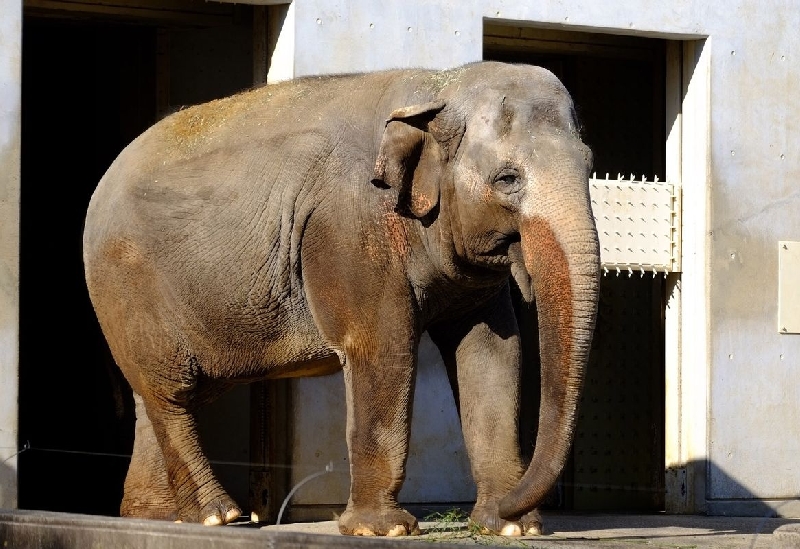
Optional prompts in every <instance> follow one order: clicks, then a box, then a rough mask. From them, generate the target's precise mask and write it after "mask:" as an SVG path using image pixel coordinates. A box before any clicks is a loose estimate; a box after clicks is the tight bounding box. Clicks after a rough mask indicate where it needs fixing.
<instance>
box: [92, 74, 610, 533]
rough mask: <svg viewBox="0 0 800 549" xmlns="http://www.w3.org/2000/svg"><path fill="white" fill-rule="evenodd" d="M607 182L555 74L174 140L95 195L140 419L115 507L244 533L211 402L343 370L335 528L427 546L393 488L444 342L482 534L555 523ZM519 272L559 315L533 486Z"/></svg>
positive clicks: (268, 119)
mask: <svg viewBox="0 0 800 549" xmlns="http://www.w3.org/2000/svg"><path fill="white" fill-rule="evenodd" d="M591 164H592V160H591V153H590V151H589V149H588V148H587V147H586V146H585V145H584V144H583V143H582V142H581V140H580V137H579V134H578V129H577V128H576V121H575V114H574V110H573V105H572V101H571V99H570V96H569V94H568V93H567V90H566V89H565V88H564V86H563V85H562V84H561V83H560V82H559V80H558V79H557V78H556V77H555V76H554V75H553V74H552V73H550V72H548V71H546V70H544V69H542V68H538V67H533V66H524V65H508V64H501V63H492V62H483V63H474V64H469V65H466V66H464V67H460V68H457V69H453V70H447V71H442V72H432V71H426V70H393V71H387V72H378V73H370V74H362V75H349V76H335V77H318V78H316V77H315V78H302V79H297V80H294V81H290V82H287V83H281V84H277V85H269V86H264V87H261V88H257V89H253V90H250V91H246V92H244V93H241V94H238V95H236V96H233V97H229V98H226V99H221V100H217V101H212V102H210V103H207V104H203V105H199V106H194V107H191V108H187V109H185V110H181V111H179V112H177V113H174V114H172V115H171V116H169V117H167V118H165V119H164V120H162V121H160V122H158V123H157V124H155V125H154V126H153V127H151V128H150V129H149V130H147V131H146V132H145V133H144V134H142V135H141V136H140V137H138V138H137V139H136V140H135V141H133V142H132V143H131V144H130V145H129V146H128V147H127V148H126V149H125V150H124V151H122V153H121V154H120V155H119V157H118V158H117V159H116V160H115V161H114V163H113V164H112V165H111V167H110V168H109V169H108V171H107V172H106V174H105V175H104V177H103V178H102V180H101V181H100V183H99V184H98V186H97V189H96V191H95V192H94V195H93V196H92V199H91V202H90V204H89V208H88V214H87V217H86V225H85V232H84V265H85V273H86V282H87V285H88V289H89V293H90V296H91V300H92V303H93V304H94V308H95V311H96V314H97V317H98V319H99V321H100V325H101V327H102V329H103V332H104V335H105V337H106V339H107V341H108V344H109V346H110V349H111V351H112V353H113V355H114V358H115V360H116V362H117V364H118V365H119V367H120V368H121V370H122V372H123V373H124V375H125V377H126V378H127V380H128V382H129V383H130V384H131V386H132V388H133V390H134V392H135V394H136V401H137V426H136V436H135V442H134V449H133V456H132V460H131V465H130V469H129V472H128V476H127V478H126V481H125V495H124V498H123V501H122V506H121V514H122V515H124V516H139V517H149V518H162V519H167V518H172V519H180V520H184V521H197V522H202V523H204V524H209V525H210V524H224V523H228V522H230V521H232V520H234V519H235V518H237V517H238V516H239V514H240V512H241V511H240V509H239V507H238V506H237V505H236V503H235V502H234V501H233V500H232V499H231V498H230V496H229V495H228V494H226V492H225V491H224V490H223V488H222V487H221V486H220V484H219V483H218V481H217V480H216V479H215V478H214V475H213V473H212V471H211V468H210V467H209V463H208V461H207V459H206V457H205V456H204V455H203V453H202V450H201V447H200V444H199V440H198V434H197V425H196V419H195V412H196V410H197V408H198V406H200V405H202V404H203V403H205V402H207V401H209V400H210V399H212V398H214V397H215V396H217V395H219V394H220V393H221V392H223V391H225V390H226V389H228V388H230V387H231V386H232V384H234V383H242V382H251V381H254V380H259V379H275V378H286V377H295V376H312V375H325V374H329V373H332V372H335V371H338V370H340V369H343V370H344V380H345V384H346V407H347V443H348V449H349V457H350V468H351V488H350V497H349V501H348V503H347V508H346V510H345V511H344V513H343V514H342V515H341V518H340V519H339V528H340V531H341V532H342V533H344V534H354V535H407V534H415V533H417V532H418V531H419V529H418V525H417V521H416V519H415V518H414V517H413V516H412V515H411V514H409V513H408V512H406V511H405V510H403V509H401V508H400V507H399V506H398V504H397V494H398V492H399V490H400V487H401V484H402V482H403V479H404V475H405V463H406V457H407V453H408V438H409V424H410V417H409V416H410V409H411V408H410V405H411V400H412V396H413V392H414V377H415V369H416V362H417V346H418V343H419V340H420V336H421V335H422V333H423V332H424V331H425V330H427V331H428V332H429V334H430V336H431V338H432V339H433V341H434V342H435V343H436V345H437V346H438V348H439V349H440V351H441V353H442V356H443V358H444V361H445V363H446V365H447V367H448V369H449V374H450V379H451V380H452V382H453V389H454V392H455V394H456V396H457V401H458V402H459V406H460V416H461V422H462V427H463V432H464V438H465V441H466V447H467V450H468V453H469V458H470V462H471V467H472V473H473V476H474V480H475V483H476V485H477V501H476V504H475V506H474V509H473V511H472V514H471V519H472V520H473V521H474V522H475V523H477V524H479V525H481V526H482V527H484V528H486V529H487V530H490V531H493V532H501V533H504V534H507V535H519V534H521V533H523V532H530V533H533V532H539V531H541V523H540V519H539V515H538V513H537V512H536V507H537V506H538V505H539V504H540V503H541V502H542V500H543V499H544V497H545V496H546V495H547V493H548V491H549V490H550V489H551V488H552V486H553V484H554V482H555V481H556V479H557V477H558V475H559V474H560V472H561V470H562V468H563V466H564V463H565V460H566V457H567V455H568V452H569V448H570V445H571V442H572V436H573V431H574V426H575V417H576V408H577V405H578V401H579V395H580V392H581V389H582V384H583V377H584V369H585V364H586V361H587V356H588V352H589V348H590V344H591V338H592V333H593V330H594V323H595V316H596V308H597V295H598V273H599V259H598V258H599V252H598V243H597V234H596V230H595V225H594V221H593V218H592V212H591V206H590V202H589V196H588V176H589V171H590V168H591ZM512 277H513V279H514V280H515V282H516V284H518V286H519V287H520V288H521V290H522V293H523V296H524V297H525V299H526V300H528V301H531V300H533V299H535V300H536V304H537V309H538V316H539V331H540V333H539V338H540V344H541V360H542V398H541V409H540V417H539V425H540V427H539V430H538V436H537V440H536V447H535V451H534V455H533V458H532V461H531V463H530V465H529V466H528V467H527V470H526V469H525V467H524V466H523V464H522V463H521V460H520V451H519V445H518V439H517V420H518V417H517V416H518V408H519V401H520V398H521V396H520V387H519V368H520V343H519V339H520V335H519V330H518V327H517V322H516V320H515V316H514V311H513V309H512V303H511V299H510V289H509V284H510V283H511V278H512ZM298 405H301V406H302V403H298Z"/></svg>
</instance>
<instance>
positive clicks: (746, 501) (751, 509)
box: [666, 460, 800, 519]
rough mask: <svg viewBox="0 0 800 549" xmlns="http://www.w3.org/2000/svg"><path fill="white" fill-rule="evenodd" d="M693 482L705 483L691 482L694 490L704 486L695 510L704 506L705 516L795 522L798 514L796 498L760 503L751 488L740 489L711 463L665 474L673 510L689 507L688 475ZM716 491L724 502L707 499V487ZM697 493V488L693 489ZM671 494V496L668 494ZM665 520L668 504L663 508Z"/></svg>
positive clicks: (700, 462)
mask: <svg viewBox="0 0 800 549" xmlns="http://www.w3.org/2000/svg"><path fill="white" fill-rule="evenodd" d="M692 474H694V476H695V478H696V479H697V478H702V477H705V483H702V482H699V483H698V482H695V483H694V484H695V486H698V487H699V486H702V485H703V484H705V486H706V489H705V493H698V494H696V495H695V501H696V502H697V505H696V506H702V505H703V503H704V504H705V505H704V507H705V514H707V515H709V516H729V517H762V518H765V519H766V518H776V517H786V518H797V517H798V510H800V494H798V495H797V496H795V497H794V498H786V499H764V498H763V496H759V495H758V494H756V493H754V492H753V490H752V489H751V488H748V487H746V486H744V485H743V484H742V483H741V482H740V481H738V480H737V479H736V478H734V477H733V476H732V475H730V474H729V473H728V472H726V471H725V469H724V468H723V467H721V466H720V465H718V464H717V463H715V462H713V461H707V460H697V461H692V462H689V463H688V464H686V465H685V466H683V467H674V468H670V469H668V470H667V473H666V475H667V482H666V501H667V502H671V505H672V506H673V507H675V508H677V509H680V508H681V507H691V500H690V497H691V493H690V490H691V486H690V485H691V483H692V481H691V475H692ZM712 484H713V486H715V487H717V492H722V493H724V494H726V495H728V497H727V498H715V499H710V498H708V496H707V494H708V493H709V492H710V488H711V486H712ZM695 490H696V491H699V490H698V488H695ZM673 491H674V492H675V493H672V492H673ZM667 510H668V513H667V516H669V514H670V513H669V511H670V510H671V509H670V503H668V505H667Z"/></svg>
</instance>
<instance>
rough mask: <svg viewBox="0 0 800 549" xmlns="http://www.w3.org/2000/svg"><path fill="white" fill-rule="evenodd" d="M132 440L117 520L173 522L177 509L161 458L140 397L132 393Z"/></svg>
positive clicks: (176, 516)
mask: <svg viewBox="0 0 800 549" xmlns="http://www.w3.org/2000/svg"><path fill="white" fill-rule="evenodd" d="M133 400H134V402H135V403H136V436H135V438H134V441H133V455H132V456H131V464H130V466H129V467H128V474H127V476H126V477H125V494H124V495H123V497H122V504H121V505H120V516H123V517H138V518H147V519H156V520H176V519H177V518H178V506H177V504H176V503H175V496H174V495H173V493H172V488H170V486H169V481H168V480H167V470H166V468H165V467H164V456H163V455H162V454H161V448H160V447H159V445H158V440H156V435H155V433H154V432H153V425H152V424H151V423H150V418H148V417H147V413H146V412H145V408H144V402H142V397H140V396H139V395H137V394H136V393H134V395H133Z"/></svg>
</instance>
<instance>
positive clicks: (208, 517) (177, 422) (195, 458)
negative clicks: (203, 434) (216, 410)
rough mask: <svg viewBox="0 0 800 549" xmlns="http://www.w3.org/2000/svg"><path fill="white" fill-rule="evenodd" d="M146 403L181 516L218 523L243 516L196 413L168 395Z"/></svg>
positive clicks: (185, 519) (196, 520)
mask: <svg viewBox="0 0 800 549" xmlns="http://www.w3.org/2000/svg"><path fill="white" fill-rule="evenodd" d="M145 406H146V407H147V414H148V416H150V419H151V421H152V424H153V430H154V432H155V435H156V437H157V438H158V440H160V442H161V444H160V447H161V451H162V453H163V456H164V464H165V470H166V473H167V478H168V479H169V480H170V486H171V488H172V491H173V493H174V494H175V502H176V504H177V509H178V519H179V520H182V521H185V522H200V523H202V524H204V525H206V526H217V525H220V524H227V523H229V522H232V521H234V520H236V519H237V518H239V516H240V515H241V513H242V512H241V510H240V509H239V507H238V506H237V505H236V503H235V502H234V501H233V499H232V498H231V497H230V496H229V495H228V494H227V493H226V492H225V490H224V489H223V488H222V486H221V485H220V483H219V481H217V479H216V477H215V476H214V473H213V471H212V470H211V465H210V464H209V462H208V459H206V457H205V455H204V454H203V451H202V449H201V446H200V438H199V436H198V433H197V421H196V418H195V416H194V414H193V413H192V412H191V411H190V410H187V409H186V407H184V406H182V405H180V404H176V403H175V402H171V401H167V400H164V399H148V400H145Z"/></svg>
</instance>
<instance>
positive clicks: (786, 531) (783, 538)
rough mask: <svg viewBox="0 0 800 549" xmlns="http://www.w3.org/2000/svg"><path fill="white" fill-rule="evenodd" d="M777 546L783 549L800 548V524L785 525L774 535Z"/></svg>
mask: <svg viewBox="0 0 800 549" xmlns="http://www.w3.org/2000/svg"><path fill="white" fill-rule="evenodd" d="M772 536H773V537H774V538H775V544H776V546H777V547H780V548H781V549H790V548H797V547H800V524H784V525H783V526H780V527H778V528H777V529H776V530H775V532H773V533H772Z"/></svg>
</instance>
